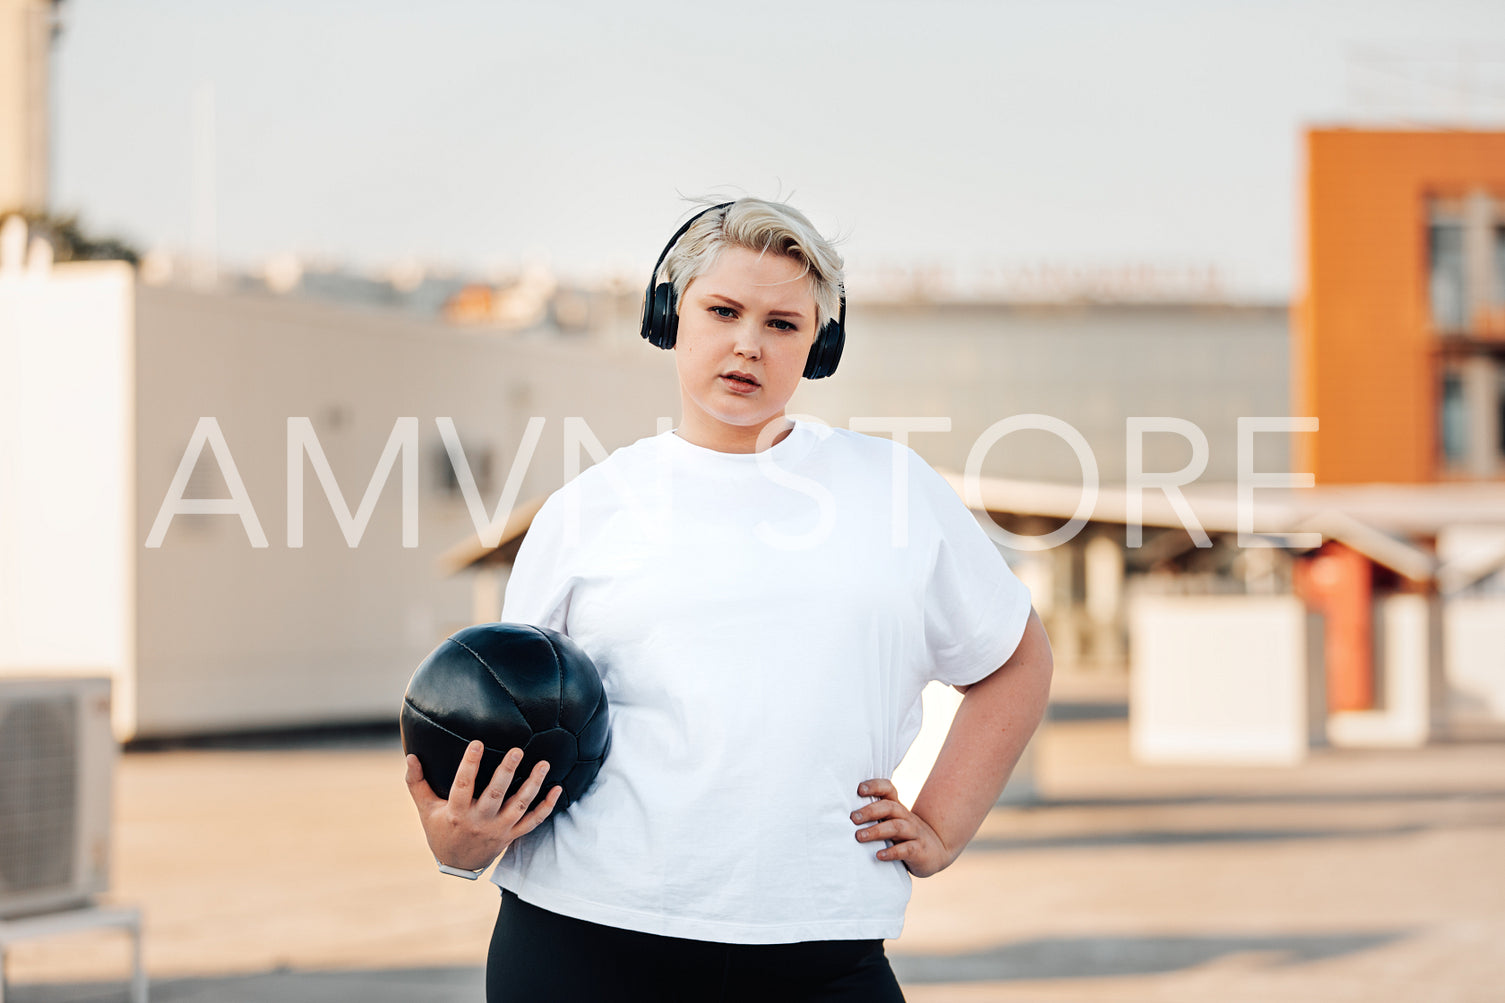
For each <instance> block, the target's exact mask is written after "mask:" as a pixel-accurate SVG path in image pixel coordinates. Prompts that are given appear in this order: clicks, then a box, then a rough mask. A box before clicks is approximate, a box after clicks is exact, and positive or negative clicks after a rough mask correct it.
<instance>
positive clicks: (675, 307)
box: [642, 202, 847, 380]
mask: <svg viewBox="0 0 1505 1003" xmlns="http://www.w3.org/2000/svg"><path fill="white" fill-rule="evenodd" d="M731 204H732V203H730V202H723V203H721V204H720V205H713V206H711V207H710V208H709V209H702V210H701V211H700V212H697V213H696V214H695V215H693V216H691V217H690V218H689V219H688V220H687V221H686V222H685V225H684V226H682V227H680V228H679V229H678V230H676V231H674V236H672V237H670V238H669V243H667V244H665V245H664V250H663V253H662V254H660V255H659V256H658V261H657V262H656V263H655V264H654V266H653V272H652V273H651V274H650V275H649V276H648V288H647V289H646V290H645V291H644V293H643V328H642V334H643V337H644V338H646V339H647V340H648V342H649V344H653V345H657V346H658V347H659V348H673V347H674V339H675V336H676V335H678V333H679V301H678V297H677V296H676V295H675V293H674V283H672V282H659V283H657V284H655V283H654V280H655V279H657V278H658V270H659V269H660V268H662V267H663V266H664V259H665V258H667V257H668V256H669V252H670V251H671V250H673V249H674V245H675V244H676V243H678V241H679V238H680V237H683V236H684V235H685V231H686V230H688V229H689V228H690V226H691V224H693V223H694V222H695V221H696V220H697V219H699V218H700V217H702V216H704V215H705V214H706V213H708V212H715V211H716V210H717V209H725V208H726V207H727V206H729V205H731ZM846 328H847V294H846V290H845V289H843V290H841V310H840V311H839V313H838V314H837V317H836V319H835V320H828V321H826V323H825V325H824V326H823V327H822V328H821V329H820V334H818V335H816V336H815V343H814V344H813V345H811V346H810V355H809V356H808V357H807V358H806V359H805V378H806V379H808V380H818V379H820V378H821V377H823V376H830V375H831V374H832V373H834V372H836V364H837V363H838V362H840V361H841V348H842V346H843V345H844V344H846V340H847V330H846Z"/></svg>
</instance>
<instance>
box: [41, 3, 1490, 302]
mask: <svg viewBox="0 0 1505 1003" xmlns="http://www.w3.org/2000/svg"><path fill="white" fill-rule="evenodd" d="M62 11H63V17H64V23H65V29H64V32H63V34H62V36H61V38H60V40H59V43H58V46H57V49H56V62H55V65H54V80H55V83H56V90H55V94H54V109H55V116H56V117H55V136H54V164H53V178H54V193H53V203H54V206H55V208H58V209H61V210H76V211H80V212H81V213H83V215H84V218H85V222H86V223H88V224H89V225H90V226H91V228H92V229H93V230H97V231H103V232H108V233H115V234H118V235H120V236H123V237H125V238H127V239H129V240H131V241H133V242H135V243H136V244H138V245H139V246H142V247H144V248H150V247H153V246H164V247H169V248H177V249H181V248H184V247H186V246H188V245H189V244H190V243H191V241H192V239H193V237H192V235H193V233H194V224H193V222H192V220H193V205H194V194H193V192H194V177H195V172H194V142H193V122H194V118H195V115H194V107H195V94H196V93H209V92H210V91H211V90H212V94H213V101H214V143H213V147H212V150H213V164H214V171H213V177H214V193H215V197H214V200H213V205H214V210H215V211H214V218H215V232H216V234H217V245H218V250H219V253H220V257H221V260H222V261H223V262H226V263H229V264H231V265H253V264H255V263H256V262H258V261H260V260H262V259H264V258H265V257H266V256H268V255H272V254H277V253H283V252H298V253H303V254H323V255H332V256H336V257H341V258H344V259H346V260H348V261H350V262H351V263H352V264H355V265H358V266H376V267H380V266H384V265H387V264H391V263H394V262H396V261H399V260H401V259H403V258H405V257H408V256H417V257H419V258H422V259H426V260H431V261H436V262H441V263H449V264H452V265H456V266H460V267H465V268H475V269H489V268H496V267H507V266H512V265H516V264H519V263H522V262H526V261H530V260H542V261H546V262H548V263H549V264H551V265H552V266H554V267H555V268H556V269H557V270H559V271H561V272H563V273H565V274H578V275H586V274H596V273H600V272H602V271H604V270H609V269H618V270H621V271H622V272H624V273H626V274H631V275H638V274H639V273H642V276H643V278H644V279H646V269H647V268H648V267H649V266H651V264H652V261H653V258H654V257H655V256H656V254H657V252H658V250H659V248H660V247H661V246H662V244H663V242H664V240H665V239H666V238H667V237H668V235H669V234H670V233H671V232H672V231H673V229H674V226H675V225H676V223H677V220H678V218H679V216H680V215H681V213H682V212H683V211H684V209H685V204H684V203H683V202H681V201H680V200H679V194H680V193H684V194H701V193H708V192H709V193H715V192H727V191H729V192H731V193H732V194H733V195H735V194H738V193H741V192H746V193H749V194H755V195H764V196H779V195H782V196H785V197H791V196H792V197H791V201H792V202H793V203H794V204H795V205H797V206H799V207H800V208H802V209H804V210H805V211H806V212H807V213H808V214H809V215H810V216H811V218H812V219H813V220H814V221H815V223H816V224H817V225H818V226H820V227H821V228H822V229H823V230H826V231H827V232H834V233H837V234H840V235H841V236H843V237H844V238H845V240H844V243H843V244H842V245H841V250H842V252H843V253H844V255H845V256H846V259H847V265H848V267H849V268H851V269H861V268H864V267H866V268H874V267H880V266H883V265H888V264H940V265H948V264H949V265H956V266H959V267H975V266H979V265H993V264H1003V265H1033V264H1050V265H1077V264H1079V265H1089V266H1090V265H1097V266H1118V265H1126V264H1150V265H1159V266H1168V267H1180V266H1203V265H1212V266H1215V267H1217V268H1218V269H1219V271H1220V273H1221V274H1222V275H1223V277H1224V280H1225V282H1226V284H1227V286H1228V288H1229V289H1230V290H1231V291H1232V292H1234V293H1235V294H1237V295H1240V296H1246V297H1256V298H1272V297H1284V296H1286V295H1288V294H1289V293H1290V292H1291V290H1292V289H1293V287H1294V286H1295V284H1296V270H1297V267H1298V242H1299V215H1298V213H1299V208H1300V207H1299V202H1298V193H1299V170H1300V142H1299V140H1300V131H1301V129H1302V128H1303V126H1305V125H1307V124H1313V123H1320V124H1337V123H1343V122H1353V121H1358V120H1360V119H1361V118H1363V117H1365V116H1367V118H1368V120H1371V121H1372V120H1374V119H1375V116H1376V110H1375V107H1374V106H1373V105H1372V104H1369V103H1366V102H1369V101H1370V99H1369V98H1367V97H1365V95H1366V94H1367V93H1370V92H1369V91H1365V90H1364V87H1365V86H1366V85H1365V80H1366V79H1368V80H1369V82H1370V83H1371V84H1372V83H1373V79H1372V74H1371V75H1370V77H1368V78H1366V77H1365V71H1364V68H1363V66H1362V65H1360V67H1359V69H1357V70H1356V69H1355V65H1354V62H1353V58H1352V57H1353V56H1354V54H1355V53H1361V52H1372V51H1379V52H1382V53H1388V54H1393V55H1398V56H1401V57H1405V58H1408V59H1409V58H1413V57H1425V58H1435V57H1436V56H1437V55H1438V54H1439V53H1441V54H1443V55H1447V54H1450V53H1453V52H1463V53H1466V54H1467V53H1472V56H1471V57H1470V58H1472V59H1474V60H1475V61H1478V60H1480V59H1481V58H1482V59H1483V60H1484V61H1485V63H1484V64H1479V65H1485V64H1488V65H1486V67H1485V68H1486V69H1488V68H1489V67H1490V66H1492V67H1493V68H1494V75H1493V77H1492V78H1488V79H1486V80H1485V82H1484V83H1483V84H1480V85H1479V86H1480V87H1482V88H1483V89H1484V91H1481V93H1482V92H1489V93H1493V94H1494V100H1495V108H1496V109H1497V111H1496V114H1498V109H1499V108H1500V106H1501V105H1502V104H1505V93H1499V90H1500V88H1501V87H1505V75H1502V74H1501V73H1500V72H1498V71H1499V70H1500V69H1501V67H1502V66H1505V4H1501V3H1499V2H1497V0H1496V2H1470V0H1431V2H1425V3H1423V2H1411V3H1398V2H1393V0H1369V2H1329V0H1321V2H1260V3H1254V2H1242V3H1238V2H1227V0H1165V2H1138V3H1129V2H1116V3H1115V2H1099V0H1054V2H1050V3H1046V2H1038V3H1022V2H1019V3H1014V2H998V3H986V2H969V0H931V2H928V3H915V2H908V3H899V2H872V0H869V2H851V0H801V2H797V3H790V2H784V0H773V2H766V3H760V4H757V5H753V4H751V3H738V4H714V5H713V4H709V3H704V2H702V3H688V2H687V3H667V2H653V0H638V2H631V3H622V2H620V0H618V2H599V0H592V2H581V3H543V2H534V3H531V4H526V5H522V4H516V3H506V2H485V3H483V2H479V0H454V2H440V3H422V4H421V3H416V2H393V0H360V2H333V0H257V2H255V3H247V2H244V0H235V2H232V0H196V2H188V0H179V2H176V3H173V2H167V0H65V3H64V4H63V7H62ZM1490 60H1493V62H1492V63H1491V62H1489V61H1490ZM1486 76H1487V75H1486ZM1355 81H1357V84H1356V82H1355ZM1381 82H1383V81H1381ZM1491 87H1493V88H1494V90H1493V91H1489V88H1491ZM1433 90H1434V93H1431V94H1429V95H1426V100H1427V101H1429V102H1430V104H1429V105H1428V107H1437V108H1441V109H1443V110H1444V111H1445V110H1446V109H1448V108H1450V107H1455V106H1456V107H1460V108H1462V107H1464V106H1463V105H1462V104H1460V103H1459V102H1461V100H1462V98H1460V97H1459V96H1458V95H1456V94H1453V95H1449V94H1447V93H1446V92H1445V91H1446V89H1445V88H1444V89H1443V92H1435V91H1436V88H1434V89H1433ZM1408 93H1409V92H1408ZM1476 96H1477V95H1476ZM1464 97H1467V95H1464ZM1380 111H1381V112H1382V113H1383V108H1381V109H1380ZM1465 111H1468V109H1465ZM1469 113H1470V114H1474V113H1476V112H1469ZM1382 120H1383V116H1382ZM1472 121H1476V122H1477V121H1478V120H1477V119H1474V120H1472ZM1484 121H1486V122H1488V121H1489V120H1488V119H1485V120H1484ZM1494 121H1495V123H1496V125H1497V127H1498V126H1499V125H1500V120H1499V119H1498V117H1497V118H1496V119H1495V120H1494Z"/></svg>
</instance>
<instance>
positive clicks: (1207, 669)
mask: <svg viewBox="0 0 1505 1003" xmlns="http://www.w3.org/2000/svg"><path fill="white" fill-rule="evenodd" d="M1129 624H1130V626H1129V637H1130V681H1131V691H1130V699H1129V734H1130V744H1131V749H1132V752H1133V755H1134V757H1135V758H1136V759H1138V760H1140V761H1142V762H1149V763H1156V762H1176V763H1207V764H1219V763H1265V764H1292V763H1297V762H1300V761H1301V760H1302V759H1303V758H1304V757H1305V756H1306V752H1307V748H1308V744H1309V736H1310V719H1309V708H1310V699H1311V698H1310V695H1309V689H1310V687H1309V678H1310V677H1309V674H1308V673H1309V671H1310V669H1309V666H1310V664H1311V662H1310V655H1309V651H1310V649H1311V647H1312V646H1313V645H1312V640H1313V638H1312V637H1311V636H1310V630H1309V626H1308V615H1307V612H1306V608H1305V607H1304V605H1303V604H1302V602H1301V600H1299V599H1297V598H1295V597H1293V596H1246V595H1232V596H1160V595H1148V594H1136V595H1134V596H1133V598H1132V599H1131V600H1130V603H1129Z"/></svg>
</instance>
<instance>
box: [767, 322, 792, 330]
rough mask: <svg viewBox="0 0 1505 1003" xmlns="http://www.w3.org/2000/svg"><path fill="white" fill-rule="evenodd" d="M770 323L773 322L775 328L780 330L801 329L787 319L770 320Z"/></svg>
mask: <svg viewBox="0 0 1505 1003" xmlns="http://www.w3.org/2000/svg"><path fill="white" fill-rule="evenodd" d="M769 323H771V324H773V326H774V328H775V329H776V330H779V331H798V330H799V328H797V327H795V326H794V325H793V324H791V323H789V322H788V321H787V320H774V321H770V322H769Z"/></svg>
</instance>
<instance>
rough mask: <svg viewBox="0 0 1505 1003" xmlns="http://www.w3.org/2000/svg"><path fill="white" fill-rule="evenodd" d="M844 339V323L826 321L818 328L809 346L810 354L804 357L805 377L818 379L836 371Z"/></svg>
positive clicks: (845, 334)
mask: <svg viewBox="0 0 1505 1003" xmlns="http://www.w3.org/2000/svg"><path fill="white" fill-rule="evenodd" d="M846 340H847V332H846V325H844V324H842V323H841V322H840V321H837V320H829V321H826V326H825V327H823V328H821V329H820V335H819V336H818V337H817V338H816V339H815V344H813V345H811V346H810V354H809V356H808V357H806V359H805V379H807V380H819V379H823V378H824V377H827V376H830V375H831V374H832V373H834V372H836V364H837V363H838V362H840V361H841V349H842V347H843V346H844V345H845V344H846Z"/></svg>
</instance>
